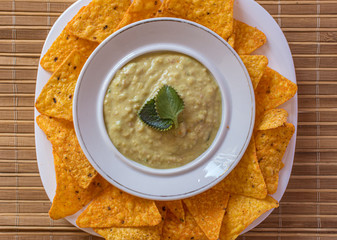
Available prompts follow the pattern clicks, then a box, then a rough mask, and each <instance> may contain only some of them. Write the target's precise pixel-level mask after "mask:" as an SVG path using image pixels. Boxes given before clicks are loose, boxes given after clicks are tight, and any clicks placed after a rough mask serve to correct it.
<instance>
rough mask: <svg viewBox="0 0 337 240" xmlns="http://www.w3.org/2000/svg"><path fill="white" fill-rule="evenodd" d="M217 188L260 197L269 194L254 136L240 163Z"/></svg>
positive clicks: (262, 197)
mask: <svg viewBox="0 0 337 240" xmlns="http://www.w3.org/2000/svg"><path fill="white" fill-rule="evenodd" d="M215 188H219V189H222V190H223V191H225V192H229V193H236V194H241V195H244V196H248V197H254V198H258V199H264V198H265V197H266V196H267V187H266V183H265V181H264V179H263V175H262V172H261V169H260V166H259V163H258V161H257V157H256V149H255V142H254V137H252V139H251V141H250V143H249V145H248V147H247V150H246V152H245V154H244V155H243V157H242V159H241V160H240V162H239V163H238V165H237V166H236V167H235V168H234V169H233V171H232V172H231V173H230V174H229V175H228V176H227V177H226V178H225V179H224V180H222V181H221V182H220V183H219V184H218V185H216V186H215Z"/></svg>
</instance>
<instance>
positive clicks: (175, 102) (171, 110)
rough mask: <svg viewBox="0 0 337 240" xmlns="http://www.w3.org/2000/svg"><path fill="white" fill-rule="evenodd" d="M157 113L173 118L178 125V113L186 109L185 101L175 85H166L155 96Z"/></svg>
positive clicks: (176, 125) (166, 117) (162, 116)
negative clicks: (175, 88)
mask: <svg viewBox="0 0 337 240" xmlns="http://www.w3.org/2000/svg"><path fill="white" fill-rule="evenodd" d="M155 100H156V102H155V106H156V110H157V113H158V115H159V117H160V118H162V119H171V120H172V121H173V123H174V126H175V127H176V128H177V127H178V115H179V113H181V111H182V110H183V109H184V101H183V100H182V99H181V97H180V96H179V95H178V93H177V92H176V90H174V88H173V87H171V86H168V85H164V86H163V87H162V88H161V89H160V90H159V91H158V93H157V96H156V97H155Z"/></svg>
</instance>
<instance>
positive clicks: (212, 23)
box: [157, 0, 234, 40]
mask: <svg viewBox="0 0 337 240" xmlns="http://www.w3.org/2000/svg"><path fill="white" fill-rule="evenodd" d="M233 3H234V0H225V1H223V0H208V1H194V0H164V2H163V4H162V5H161V7H160V9H159V10H158V14H157V17H176V18H184V19H187V20H190V21H194V22H197V23H199V24H201V25H204V26H205V27H208V28H209V29H211V30H213V31H214V32H216V33H217V34H219V35H220V36H221V37H222V38H224V39H226V40H227V39H228V38H229V36H230V35H231V34H232V32H233Z"/></svg>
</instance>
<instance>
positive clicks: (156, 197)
mask: <svg viewBox="0 0 337 240" xmlns="http://www.w3.org/2000/svg"><path fill="white" fill-rule="evenodd" d="M162 21H172V22H178V23H185V24H189V25H192V26H194V27H197V28H200V29H202V30H204V31H205V32H207V33H208V34H211V35H213V36H214V37H216V38H217V39H218V40H220V41H221V42H222V44H224V45H226V47H227V48H228V49H229V50H230V51H231V53H232V54H233V55H234V57H235V58H236V59H237V60H238V61H239V63H240V65H241V68H242V70H243V72H244V74H245V75H246V77H247V78H248V80H249V81H248V86H249V88H250V93H251V97H252V102H251V104H252V106H251V107H252V114H251V115H250V118H251V123H250V129H249V132H248V135H247V136H246V139H245V142H244V144H243V147H242V148H241V151H240V153H239V154H238V155H237V156H236V159H235V161H233V162H232V163H231V165H230V167H228V168H227V170H226V171H225V172H224V173H223V174H222V175H221V176H220V177H218V178H217V179H215V180H213V181H212V182H210V183H208V184H207V185H204V186H202V187H199V188H197V189H194V190H193V191H189V192H185V193H183V194H176V195H166V196H165V195H151V194H146V193H142V192H138V191H135V190H133V189H130V188H128V187H126V186H123V185H122V184H121V183H120V182H117V181H116V180H115V179H113V178H112V177H111V176H109V175H108V174H106V172H105V171H104V170H103V169H102V168H101V166H100V165H99V164H98V163H97V162H96V161H95V159H94V157H92V155H91V154H90V153H89V151H88V150H87V146H86V144H85V142H84V141H83V137H82V134H81V130H80V127H79V124H78V115H77V110H78V109H77V107H78V106H77V105H78V95H79V89H80V86H81V82H82V79H83V76H84V75H85V72H86V70H87V67H88V65H89V64H90V63H91V62H92V60H93V59H94V57H95V56H96V54H97V53H98V52H99V51H101V49H102V48H104V46H106V45H107V44H108V42H109V41H111V40H112V39H113V38H114V37H116V36H118V35H119V34H121V33H123V32H125V31H127V30H129V29H132V28H134V27H137V26H139V25H142V24H146V23H151V22H162ZM164 51H165V49H164ZM169 51H170V50H169ZM171 51H172V50H171ZM173 51H176V50H173ZM176 52H179V53H182V54H185V55H187V56H189V57H192V58H194V59H196V60H197V61H199V62H200V63H201V64H202V65H204V66H205V67H206V68H207V69H208V70H209V71H210V72H211V74H212V75H213V77H214V79H215V81H216V82H217V84H218V86H219V89H220V92H221V95H222V105H223V107H224V106H225V104H224V103H227V101H226V100H225V101H224V98H223V96H224V95H226V94H224V91H226V90H224V89H223V88H221V87H220V85H221V84H220V82H219V78H218V77H216V76H215V75H216V74H214V71H211V68H210V65H209V64H207V63H206V62H205V61H203V60H200V58H198V57H195V56H194V55H193V56H191V54H188V53H186V52H183V51H176ZM121 61H122V60H120V61H119V63H120V62H121ZM129 61H130V60H129ZM129 61H127V62H129ZM127 62H125V63H127ZM125 63H124V64H125ZM116 65H117V66H123V65H120V64H116ZM116 65H115V66H116ZM114 68H115V70H114V71H116V70H118V69H119V68H118V67H114ZM108 75H109V76H111V74H108ZM111 80H112V79H111V78H110V80H108V83H110V82H111ZM105 81H106V80H105ZM101 92H104V91H103V90H102V91H101ZM104 95H105V94H104ZM102 105H103V104H102ZM224 116H225V117H226V115H225V112H224V111H222V118H224ZM254 119H255V98H254V90H253V87H252V83H251V81H250V76H249V74H248V71H247V69H246V67H245V65H244V64H243V62H242V60H241V58H240V57H239V55H238V54H237V53H236V51H235V50H234V49H233V48H232V47H231V46H230V45H229V44H228V43H227V42H226V41H225V40H224V39H222V38H221V37H220V36H219V35H218V34H216V33H215V32H213V31H212V30H210V29H209V28H206V27H204V26H202V25H200V24H198V23H195V22H192V21H189V20H185V19H180V18H170V17H163V18H152V19H145V20H141V21H138V22H135V23H132V24H130V25H127V26H125V27H123V28H121V29H119V30H118V31H116V32H115V33H113V34H112V35H110V36H109V37H108V38H107V39H105V40H104V41H103V42H102V43H101V44H100V45H99V46H98V47H97V48H96V49H95V50H94V52H93V53H92V54H91V55H90V57H89V58H88V60H87V61H86V63H85V65H84V66H83V68H82V71H81V73H80V76H79V77H78V81H77V84H76V88H75V93H74V98H73V120H74V128H75V132H76V135H77V138H78V141H79V143H80V146H81V148H82V150H83V152H84V153H85V155H86V156H87V158H88V160H89V161H90V163H91V164H92V165H93V166H94V168H95V169H96V170H97V171H98V172H99V173H100V174H101V175H102V176H103V177H104V178H105V179H107V180H108V181H109V182H110V183H111V184H113V185H115V186H117V187H118V188H121V189H122V190H124V191H126V192H128V193H131V194H133V195H136V196H139V197H142V198H147V199H153V200H176V199H182V198H186V197H191V196H194V195H197V194H200V193H201V192H204V191H206V190H208V189H209V188H211V187H213V186H214V185H216V184H217V183H218V182H220V181H221V180H222V179H223V178H225V177H226V176H227V175H228V174H229V173H230V172H231V171H232V170H233V169H234V168H235V166H236V165H237V164H238V162H239V161H240V159H241V157H242V156H243V154H244V152H245V151H246V149H247V147H248V145H249V142H250V139H251V137H252V133H253V128H254ZM226 123H227V122H226V121H223V119H222V121H221V124H220V127H219V129H218V133H217V136H216V137H215V139H214V140H213V143H212V144H211V146H210V147H209V148H208V149H207V150H206V151H205V152H204V153H203V154H201V155H200V156H202V155H204V154H205V153H206V156H202V157H201V159H199V160H198V159H195V160H192V161H191V162H190V163H187V164H186V165H183V166H181V167H178V168H172V169H168V170H167V169H153V168H149V167H147V166H145V165H142V164H139V163H137V162H134V161H132V160H128V161H127V162H128V164H129V165H130V162H131V164H132V165H134V166H133V167H135V166H136V167H135V168H136V169H138V170H141V171H143V172H146V173H149V174H153V175H175V174H177V173H181V172H186V171H188V170H191V169H193V168H195V167H196V166H198V165H200V164H201V163H202V162H204V161H206V159H210V158H212V157H213V155H214V154H212V152H213V151H214V149H216V148H218V145H219V144H220V143H219V142H220V140H223V138H224V136H225V134H226V127H225V125H226ZM104 131H105V132H106V129H105V124H104ZM108 139H109V142H111V144H112V141H111V140H110V138H109V137H108ZM112 145H113V144H112ZM116 151H117V154H119V155H120V156H122V157H124V156H123V155H122V154H121V153H120V152H119V151H118V150H116ZM200 156H199V157H200ZM124 158H125V157H124ZM92 161H94V163H95V164H93V163H92ZM144 167H145V169H146V170H145V171H144Z"/></svg>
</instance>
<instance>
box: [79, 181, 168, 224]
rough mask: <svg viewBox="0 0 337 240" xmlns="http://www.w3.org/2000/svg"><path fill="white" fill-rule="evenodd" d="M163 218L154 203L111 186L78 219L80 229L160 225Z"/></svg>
mask: <svg viewBox="0 0 337 240" xmlns="http://www.w3.org/2000/svg"><path fill="white" fill-rule="evenodd" d="M161 220H162V217H161V215H160V213H159V211H158V209H157V207H156V205H155V203H154V201H151V200H147V199H142V198H138V197H135V196H132V195H130V194H127V193H125V192H123V191H121V190H119V189H117V188H116V187H114V186H112V185H110V186H109V187H108V188H107V189H106V190H105V191H104V192H103V193H102V194H101V195H99V196H98V197H97V198H96V199H94V200H93V201H92V202H91V203H90V204H89V206H88V207H87V209H85V210H84V212H83V213H82V214H81V215H80V216H79V217H78V218H77V221H76V223H77V225H78V226H79V227H94V228H111V227H144V226H155V225H158V224H159V223H160V222H161Z"/></svg>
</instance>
